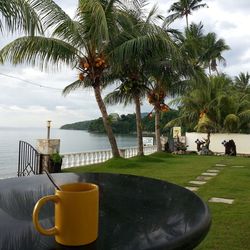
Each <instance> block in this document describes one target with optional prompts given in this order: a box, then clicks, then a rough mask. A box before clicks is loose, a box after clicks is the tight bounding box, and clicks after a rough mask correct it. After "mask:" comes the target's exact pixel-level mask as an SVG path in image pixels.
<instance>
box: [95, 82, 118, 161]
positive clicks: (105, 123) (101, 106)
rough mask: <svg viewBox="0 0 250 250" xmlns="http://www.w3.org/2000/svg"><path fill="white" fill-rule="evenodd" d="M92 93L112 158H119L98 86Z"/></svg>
mask: <svg viewBox="0 0 250 250" xmlns="http://www.w3.org/2000/svg"><path fill="white" fill-rule="evenodd" d="M94 92H95V98H96V102H97V104H98V106H99V109H100V111H101V114H102V120H103V124H104V127H105V130H106V132H107V136H108V139H109V143H110V146H111V149H112V153H113V157H120V153H119V149H118V147H117V143H116V139H115V136H114V134H113V131H112V128H111V125H110V122H109V116H108V113H107V110H106V106H105V104H104V102H103V99H102V96H101V90H100V86H99V85H98V86H95V87H94Z"/></svg>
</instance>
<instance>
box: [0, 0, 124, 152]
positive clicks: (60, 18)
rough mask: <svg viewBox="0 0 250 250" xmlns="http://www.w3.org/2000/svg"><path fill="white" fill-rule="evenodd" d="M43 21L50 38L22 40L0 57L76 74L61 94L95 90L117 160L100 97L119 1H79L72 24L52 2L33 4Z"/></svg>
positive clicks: (120, 10) (119, 15)
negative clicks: (67, 68)
mask: <svg viewBox="0 0 250 250" xmlns="http://www.w3.org/2000/svg"><path fill="white" fill-rule="evenodd" d="M32 3H33V5H34V6H35V9H36V11H37V12H38V13H39V15H40V16H41V18H42V21H43V26H44V29H45V30H46V29H49V30H50V32H52V35H51V37H45V36H25V37H21V38H18V39H16V40H14V41H13V42H11V43H10V44H8V45H7V46H5V47H4V48H3V49H2V50H1V52H0V55H1V56H2V57H3V58H4V59H5V60H9V61H10V62H12V63H13V64H19V63H24V62H25V63H30V64H32V65H39V66H40V67H41V69H42V70H43V69H46V68H48V67H50V66H51V63H52V64H55V65H56V66H57V67H58V68H59V65H60V64H62V63H63V64H66V65H68V66H71V67H72V68H77V69H78V70H79V73H80V74H79V79H78V80H76V81H74V82H73V83H72V84H70V85H68V86H67V87H65V89H64V90H63V94H64V95H66V94H68V93H69V92H71V91H73V90H76V89H78V88H85V87H91V88H92V89H93V90H94V93H95V98H96V101H97V104H98V107H99V109H100V111H101V114H102V118H103V122H104V127H105V129H106V132H107V136H108V139H109V142H110V145H111V148H112V153H113V156H114V157H116V156H119V150H118V147H117V143H116V140H115V137H114V134H113V131H112V128H111V125H110V122H109V116H108V113H107V110H106V107H105V104H104V102H103V99H102V96H101V90H102V88H103V87H104V75H105V74H106V73H107V72H108V71H109V57H108V54H107V53H106V51H105V49H106V48H107V47H108V46H111V47H112V39H113V38H114V37H115V36H116V35H117V34H118V33H119V32H120V26H119V25H118V24H119V23H120V22H121V21H122V20H123V16H124V15H125V12H124V11H123V10H124V9H125V6H124V5H122V4H121V2H120V1H119V0H113V1H102V0H96V1H88V0H80V1H79V6H78V9H77V15H76V19H74V20H72V19H71V18H70V17H69V16H68V15H67V14H66V13H65V12H64V11H63V10H62V9H61V8H60V7H59V6H58V5H57V4H56V3H55V2H53V1H52V0H43V1H39V0H33V1H32Z"/></svg>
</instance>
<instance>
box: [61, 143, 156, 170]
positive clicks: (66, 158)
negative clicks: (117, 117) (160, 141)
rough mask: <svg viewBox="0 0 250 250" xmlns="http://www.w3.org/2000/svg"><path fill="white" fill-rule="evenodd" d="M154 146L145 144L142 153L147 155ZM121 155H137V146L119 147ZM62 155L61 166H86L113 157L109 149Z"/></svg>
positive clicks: (127, 156)
mask: <svg viewBox="0 0 250 250" xmlns="http://www.w3.org/2000/svg"><path fill="white" fill-rule="evenodd" d="M156 149H157V147H156V146H145V147H144V154H145V155H149V154H152V153H154V152H156ZM120 153H121V156H122V157H124V158H130V157H133V156H136V155H137V147H129V148H122V149H120ZM62 155H63V162H62V168H70V167H79V166H86V165H90V164H95V163H101V162H105V161H107V160H109V159H111V158H112V157H113V154H112V151H111V150H101V151H93V152H80V153H65V154H62Z"/></svg>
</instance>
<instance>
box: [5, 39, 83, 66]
mask: <svg viewBox="0 0 250 250" xmlns="http://www.w3.org/2000/svg"><path fill="white" fill-rule="evenodd" d="M0 57H2V58H3V59H4V60H8V61H10V62H11V63H13V64H20V63H27V64H31V65H37V66H39V67H40V68H41V69H46V68H48V66H49V63H53V64H54V65H56V66H57V67H59V66H60V63H65V64H66V65H70V66H72V67H74V66H75V64H76V62H77V59H78V51H77V50H76V49H75V48H74V47H73V46H71V45H70V44H68V43H66V42H63V41H62V40H59V39H55V38H45V37H40V36H35V37H21V38H18V39H16V40H14V41H13V42H11V43H10V44H8V45H6V46H5V47H4V48H3V49H2V50H1V51H0Z"/></svg>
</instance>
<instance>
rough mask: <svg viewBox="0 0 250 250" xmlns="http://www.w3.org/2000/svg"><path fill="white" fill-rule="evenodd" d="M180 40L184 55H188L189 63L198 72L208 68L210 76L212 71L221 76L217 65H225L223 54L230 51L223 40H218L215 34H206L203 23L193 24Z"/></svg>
mask: <svg viewBox="0 0 250 250" xmlns="http://www.w3.org/2000/svg"><path fill="white" fill-rule="evenodd" d="M180 39H181V42H182V50H183V53H186V55H188V60H189V62H190V63H191V64H192V65H193V67H194V68H195V69H196V70H198V68H203V69H207V68H208V70H209V74H210V75H211V72H212V71H216V72H217V75H218V74H219V72H218V69H217V64H218V62H223V63H224V64H225V62H226V60H225V58H224V57H223V56H222V53H223V52H224V51H226V50H229V49H230V47H229V46H228V45H227V44H226V43H225V41H224V40H223V39H217V37H216V34H215V33H208V34H204V32H203V24H202V23H199V24H194V23H192V24H191V25H190V27H189V28H186V29H185V31H184V34H183V36H182V37H181V38H180Z"/></svg>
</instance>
